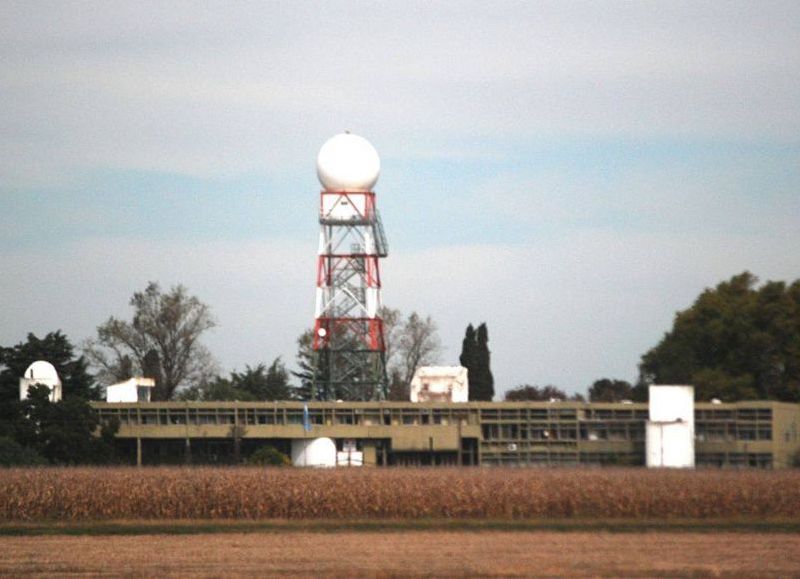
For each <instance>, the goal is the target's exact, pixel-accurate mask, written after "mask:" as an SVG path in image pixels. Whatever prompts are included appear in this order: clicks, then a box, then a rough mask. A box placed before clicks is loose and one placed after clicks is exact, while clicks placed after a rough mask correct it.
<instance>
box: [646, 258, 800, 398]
mask: <svg viewBox="0 0 800 579" xmlns="http://www.w3.org/2000/svg"><path fill="white" fill-rule="evenodd" d="M757 284H758V278H756V277H755V276H754V275H752V274H751V273H749V272H746V271H745V272H743V273H741V274H739V275H735V276H733V277H732V278H731V279H729V280H728V281H725V282H722V283H720V284H718V285H717V286H716V287H715V288H714V289H706V290H705V291H703V292H702V293H701V294H700V296H699V297H698V298H697V299H696V300H695V302H694V304H692V306H691V307H690V308H688V309H686V310H684V311H681V312H678V313H677V314H676V315H675V321H674V323H673V326H672V329H671V330H670V331H669V332H668V333H667V334H665V335H664V337H663V338H662V340H661V341H660V342H659V343H658V345H657V346H655V347H654V348H653V349H651V350H650V351H648V352H647V353H645V354H644V355H643V356H642V360H641V364H640V365H639V371H640V378H639V382H638V384H637V386H636V388H635V392H634V395H635V398H636V399H638V400H643V399H646V397H647V386H648V385H649V384H653V383H660V384H692V385H694V387H695V395H696V397H697V398H698V399H701V400H707V399H710V398H720V399H722V400H726V401H735V400H742V399H770V400H782V401H786V402H798V401H800V280H797V281H795V282H793V283H792V284H790V285H788V286H787V284H786V283H784V282H767V283H765V284H764V285H763V286H761V287H760V288H759V287H757Z"/></svg>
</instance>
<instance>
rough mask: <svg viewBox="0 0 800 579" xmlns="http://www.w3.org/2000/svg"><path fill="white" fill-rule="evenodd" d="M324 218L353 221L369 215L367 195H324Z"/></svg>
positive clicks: (321, 209) (322, 205)
mask: <svg viewBox="0 0 800 579" xmlns="http://www.w3.org/2000/svg"><path fill="white" fill-rule="evenodd" d="M320 212H321V217H322V218H323V219H332V220H336V221H352V220H360V219H364V218H365V217H366V216H367V196H366V195H359V194H355V195H333V194H330V195H323V196H322V204H321V207H320Z"/></svg>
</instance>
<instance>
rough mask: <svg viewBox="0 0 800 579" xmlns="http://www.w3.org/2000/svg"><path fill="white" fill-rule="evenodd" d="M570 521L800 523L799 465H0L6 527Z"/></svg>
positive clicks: (0, 517)
mask: <svg viewBox="0 0 800 579" xmlns="http://www.w3.org/2000/svg"><path fill="white" fill-rule="evenodd" d="M564 518H567V519H569V518H586V519H596V518H605V519H630V520H637V519H651V520H658V519H687V520H691V519H697V520H706V519H713V520H721V519H733V518H746V519H751V520H766V519H782V520H787V521H800V471H797V470H794V471H778V472H770V471H759V472H755V471H749V472H744V471H739V472H736V471H719V470H706V471H653V470H646V469H602V470H601V469H597V470H587V469H560V470H558V469H553V470H550V469H476V468H464V469H455V468H452V469H337V470H308V469H291V468H287V469H275V468H273V469H264V468H179V467H175V468H142V469H135V468H33V469H0V523H2V522H5V523H8V522H35V521H103V520H120V519H123V520H161V521H163V520H174V519H208V520H212V519H213V520H223V519H227V520H231V519H235V520H266V519H285V520H297V519H308V520H320V519H328V520H330V519H337V520H364V519H377V520H387V519H394V520H397V519H404V520H419V519H444V520H466V519H473V520H474V519H483V520H530V519H564Z"/></svg>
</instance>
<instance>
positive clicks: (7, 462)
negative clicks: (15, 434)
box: [0, 436, 46, 466]
mask: <svg viewBox="0 0 800 579" xmlns="http://www.w3.org/2000/svg"><path fill="white" fill-rule="evenodd" d="M45 462H46V461H45V460H44V458H42V457H41V456H40V455H39V454H38V453H37V452H36V451H35V450H33V449H30V448H25V447H24V446H22V445H21V444H20V443H18V442H17V441H16V440H14V439H13V438H9V437H7V436H2V437H0V466H29V465H37V464H45Z"/></svg>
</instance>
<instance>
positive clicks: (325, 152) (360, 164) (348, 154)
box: [317, 133, 381, 192]
mask: <svg viewBox="0 0 800 579" xmlns="http://www.w3.org/2000/svg"><path fill="white" fill-rule="evenodd" d="M380 171H381V161H380V157H378V152H377V151H376V150H375V147H373V146H372V144H371V143H370V142H369V141H368V140H367V139H365V138H364V137H359V136H358V135H352V134H350V133H340V134H338V135H335V136H333V137H331V138H330V139H328V140H327V141H326V142H325V144H324V145H322V148H321V149H320V150H319V154H318V155H317V177H318V178H319V182H320V183H322V186H323V187H324V188H325V190H326V191H362V192H363V191H372V188H373V187H374V186H375V183H376V182H377V181H378V175H379V174H380Z"/></svg>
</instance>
